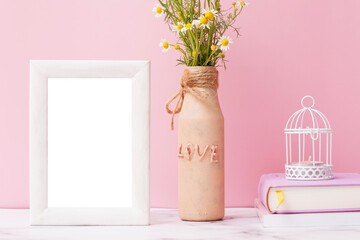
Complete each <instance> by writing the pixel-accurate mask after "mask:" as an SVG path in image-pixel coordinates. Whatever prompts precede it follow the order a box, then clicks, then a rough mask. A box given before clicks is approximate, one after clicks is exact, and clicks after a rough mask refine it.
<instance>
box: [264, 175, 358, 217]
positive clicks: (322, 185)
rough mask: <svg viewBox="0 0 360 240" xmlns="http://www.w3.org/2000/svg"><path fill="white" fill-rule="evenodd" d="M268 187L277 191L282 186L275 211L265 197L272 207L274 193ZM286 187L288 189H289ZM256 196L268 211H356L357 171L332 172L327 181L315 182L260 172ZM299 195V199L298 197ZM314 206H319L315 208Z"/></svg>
mask: <svg viewBox="0 0 360 240" xmlns="http://www.w3.org/2000/svg"><path fill="white" fill-rule="evenodd" d="M351 186H353V187H351ZM317 187H319V188H317ZM272 188H273V189H276V190H278V191H282V190H283V189H284V192H283V196H284V202H283V203H282V204H283V206H282V207H279V208H278V209H276V210H274V207H272V209H271V208H270V207H269V202H270V199H269V198H270V197H271V199H272V206H273V205H274V196H276V195H275V193H274V192H273V191H271V189H272ZM290 188H291V191H289V189H290ZM292 188H294V189H292ZM315 188H316V189H315ZM300 189H301V191H299V190H300ZM286 191H287V192H286ZM296 191H298V193H296ZM294 193H296V194H297V195H296V194H294ZM322 193H324V194H323V195H322ZM258 197H259V199H260V201H261V202H262V204H263V205H264V206H265V207H266V209H267V210H268V211H269V212H271V213H306V212H308V213H309V212H338V211H360V201H359V200H360V174H358V173H335V174H334V178H333V179H331V180H317V181H296V180H288V179H286V178H285V174H284V173H271V174H264V175H262V176H261V179H260V183H259V187H258ZM295 197H296V198H295ZM322 197H323V198H322ZM299 198H301V201H299V200H298V199H299ZM299 202H300V204H299ZM295 203H297V205H298V206H299V205H301V206H302V207H303V209H301V207H296V204H295ZM302 203H304V204H302ZM312 203H313V206H314V207H313V206H312V205H311V204H312ZM316 204H318V205H316ZM279 206H281V204H280V205H279ZM318 206H320V207H319V208H316V207H318ZM272 210H273V211H272Z"/></svg>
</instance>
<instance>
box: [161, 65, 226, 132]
mask: <svg viewBox="0 0 360 240" xmlns="http://www.w3.org/2000/svg"><path fill="white" fill-rule="evenodd" d="M218 75H219V72H218V71H217V70H216V68H215V67H208V66H207V67H200V66H199V67H187V68H186V69H185V70H184V73H183V76H182V78H181V85H180V89H179V91H178V92H177V93H176V94H175V95H174V96H173V97H172V98H170V99H169V101H168V102H167V103H166V106H165V108H166V111H167V112H168V113H169V114H171V115H172V116H171V130H174V117H175V114H178V113H180V112H181V109H182V107H183V103H184V97H185V93H190V94H193V95H194V96H196V97H198V98H200V99H206V98H208V97H209V95H210V94H213V95H216V89H217V88H218V87H219V82H218ZM209 89H211V92H210V93H209ZM176 98H178V101H177V103H176V105H175V108H174V110H171V109H170V108H169V106H170V104H171V103H172V102H173V101H174V100H175V99H176Z"/></svg>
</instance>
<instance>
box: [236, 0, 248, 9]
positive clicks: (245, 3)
mask: <svg viewBox="0 0 360 240" xmlns="http://www.w3.org/2000/svg"><path fill="white" fill-rule="evenodd" d="M246 5H249V3H247V2H244V1H241V2H237V3H236V6H238V7H239V8H241V7H243V6H246Z"/></svg>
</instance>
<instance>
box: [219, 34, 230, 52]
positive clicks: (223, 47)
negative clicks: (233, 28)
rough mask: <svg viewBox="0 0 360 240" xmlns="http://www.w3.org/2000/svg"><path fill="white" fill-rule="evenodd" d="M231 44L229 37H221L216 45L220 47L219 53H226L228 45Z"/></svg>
mask: <svg viewBox="0 0 360 240" xmlns="http://www.w3.org/2000/svg"><path fill="white" fill-rule="evenodd" d="M231 43H232V40H231V38H230V37H225V36H222V37H221V38H220V39H219V43H218V45H219V46H220V49H221V51H227V50H229V49H230V44H231Z"/></svg>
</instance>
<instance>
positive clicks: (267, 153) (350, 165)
mask: <svg viewBox="0 0 360 240" xmlns="http://www.w3.org/2000/svg"><path fill="white" fill-rule="evenodd" d="M222 2H223V5H226V4H230V3H231V1H222ZM249 2H251V4H250V5H249V6H248V7H247V9H246V10H245V11H244V14H243V15H242V16H241V17H240V21H239V22H238V26H240V27H241V34H242V36H241V37H240V38H239V39H237V40H235V44H233V45H232V46H231V50H230V51H229V52H228V53H226V56H227V59H228V60H229V61H230V62H229V63H228V69H227V70H226V71H224V70H223V69H221V70H220V79H221V81H220V83H221V86H220V89H219V96H220V100H221V105H222V108H223V113H224V116H225V118H226V205H227V206H229V207H233V206H251V205H252V202H253V200H254V198H255V196H256V188H257V183H258V180H259V177H260V176H261V174H263V173H268V172H282V171H283V168H284V157H285V150H284V146H285V145H284V144H285V143H284V136H283V128H284V126H285V123H286V121H287V119H288V117H289V116H290V115H291V114H292V113H293V112H294V111H295V110H297V109H299V108H300V103H299V101H300V99H301V97H302V96H304V95H306V94H310V95H313V96H314V97H315V98H316V100H317V102H316V107H317V108H318V109H319V110H321V111H322V112H323V113H325V114H326V115H327V116H328V118H329V119H330V121H331V124H332V127H333V128H334V131H335V135H334V151H333V158H334V161H335V170H336V171H338V172H354V171H355V172H359V171H360V161H359V158H360V152H359V143H360V138H359V134H360V124H358V123H359V121H360V108H359V103H360V94H359V89H360V64H359V62H360V59H359V57H360V28H359V22H360V15H359V12H360V2H359V1H357V0H348V1H339V0H333V1H330V0H318V1H312V0H303V1H295V0H272V1H269V0H268V1H266V0H264V1H260V0H256V1H255V0H249ZM152 6H153V1H148V0H142V1H121V0H62V1H58V0H0V34H1V35H0V36H1V37H0V207H1V208H27V207H28V205H29V203H28V201H29V187H28V184H29V182H28V178H29V174H28V169H29V163H28V153H29V145H28V144H29V143H28V137H29V134H28V130H29V129H28V114H29V107H28V104H29V103H28V98H29V93H28V91H29V73H28V69H29V60H30V59H110V60H111V59H114V60H128V59H131V60H143V59H150V60H151V61H152V85H151V86H152V98H151V101H152V102H151V108H152V113H151V121H152V123H151V133H152V136H151V205H152V206H153V207H176V206H177V158H176V151H177V137H176V132H171V131H170V116H168V115H167V114H166V112H165V110H164V104H165V102H166V101H167V99H168V98H169V97H170V96H172V94H174V93H175V92H176V91H177V90H178V86H179V80H180V76H181V73H182V70H183V67H176V66H175V65H176V61H175V58H176V57H177V53H176V52H174V51H170V52H169V54H166V55H163V54H162V53H161V52H160V49H159V47H158V44H159V41H160V39H161V38H162V37H166V38H167V39H169V40H173V39H174V35H173V34H172V33H170V32H169V31H168V28H167V26H166V25H164V24H163V22H162V21H161V20H160V19H155V18H154V17H153V13H152Z"/></svg>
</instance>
